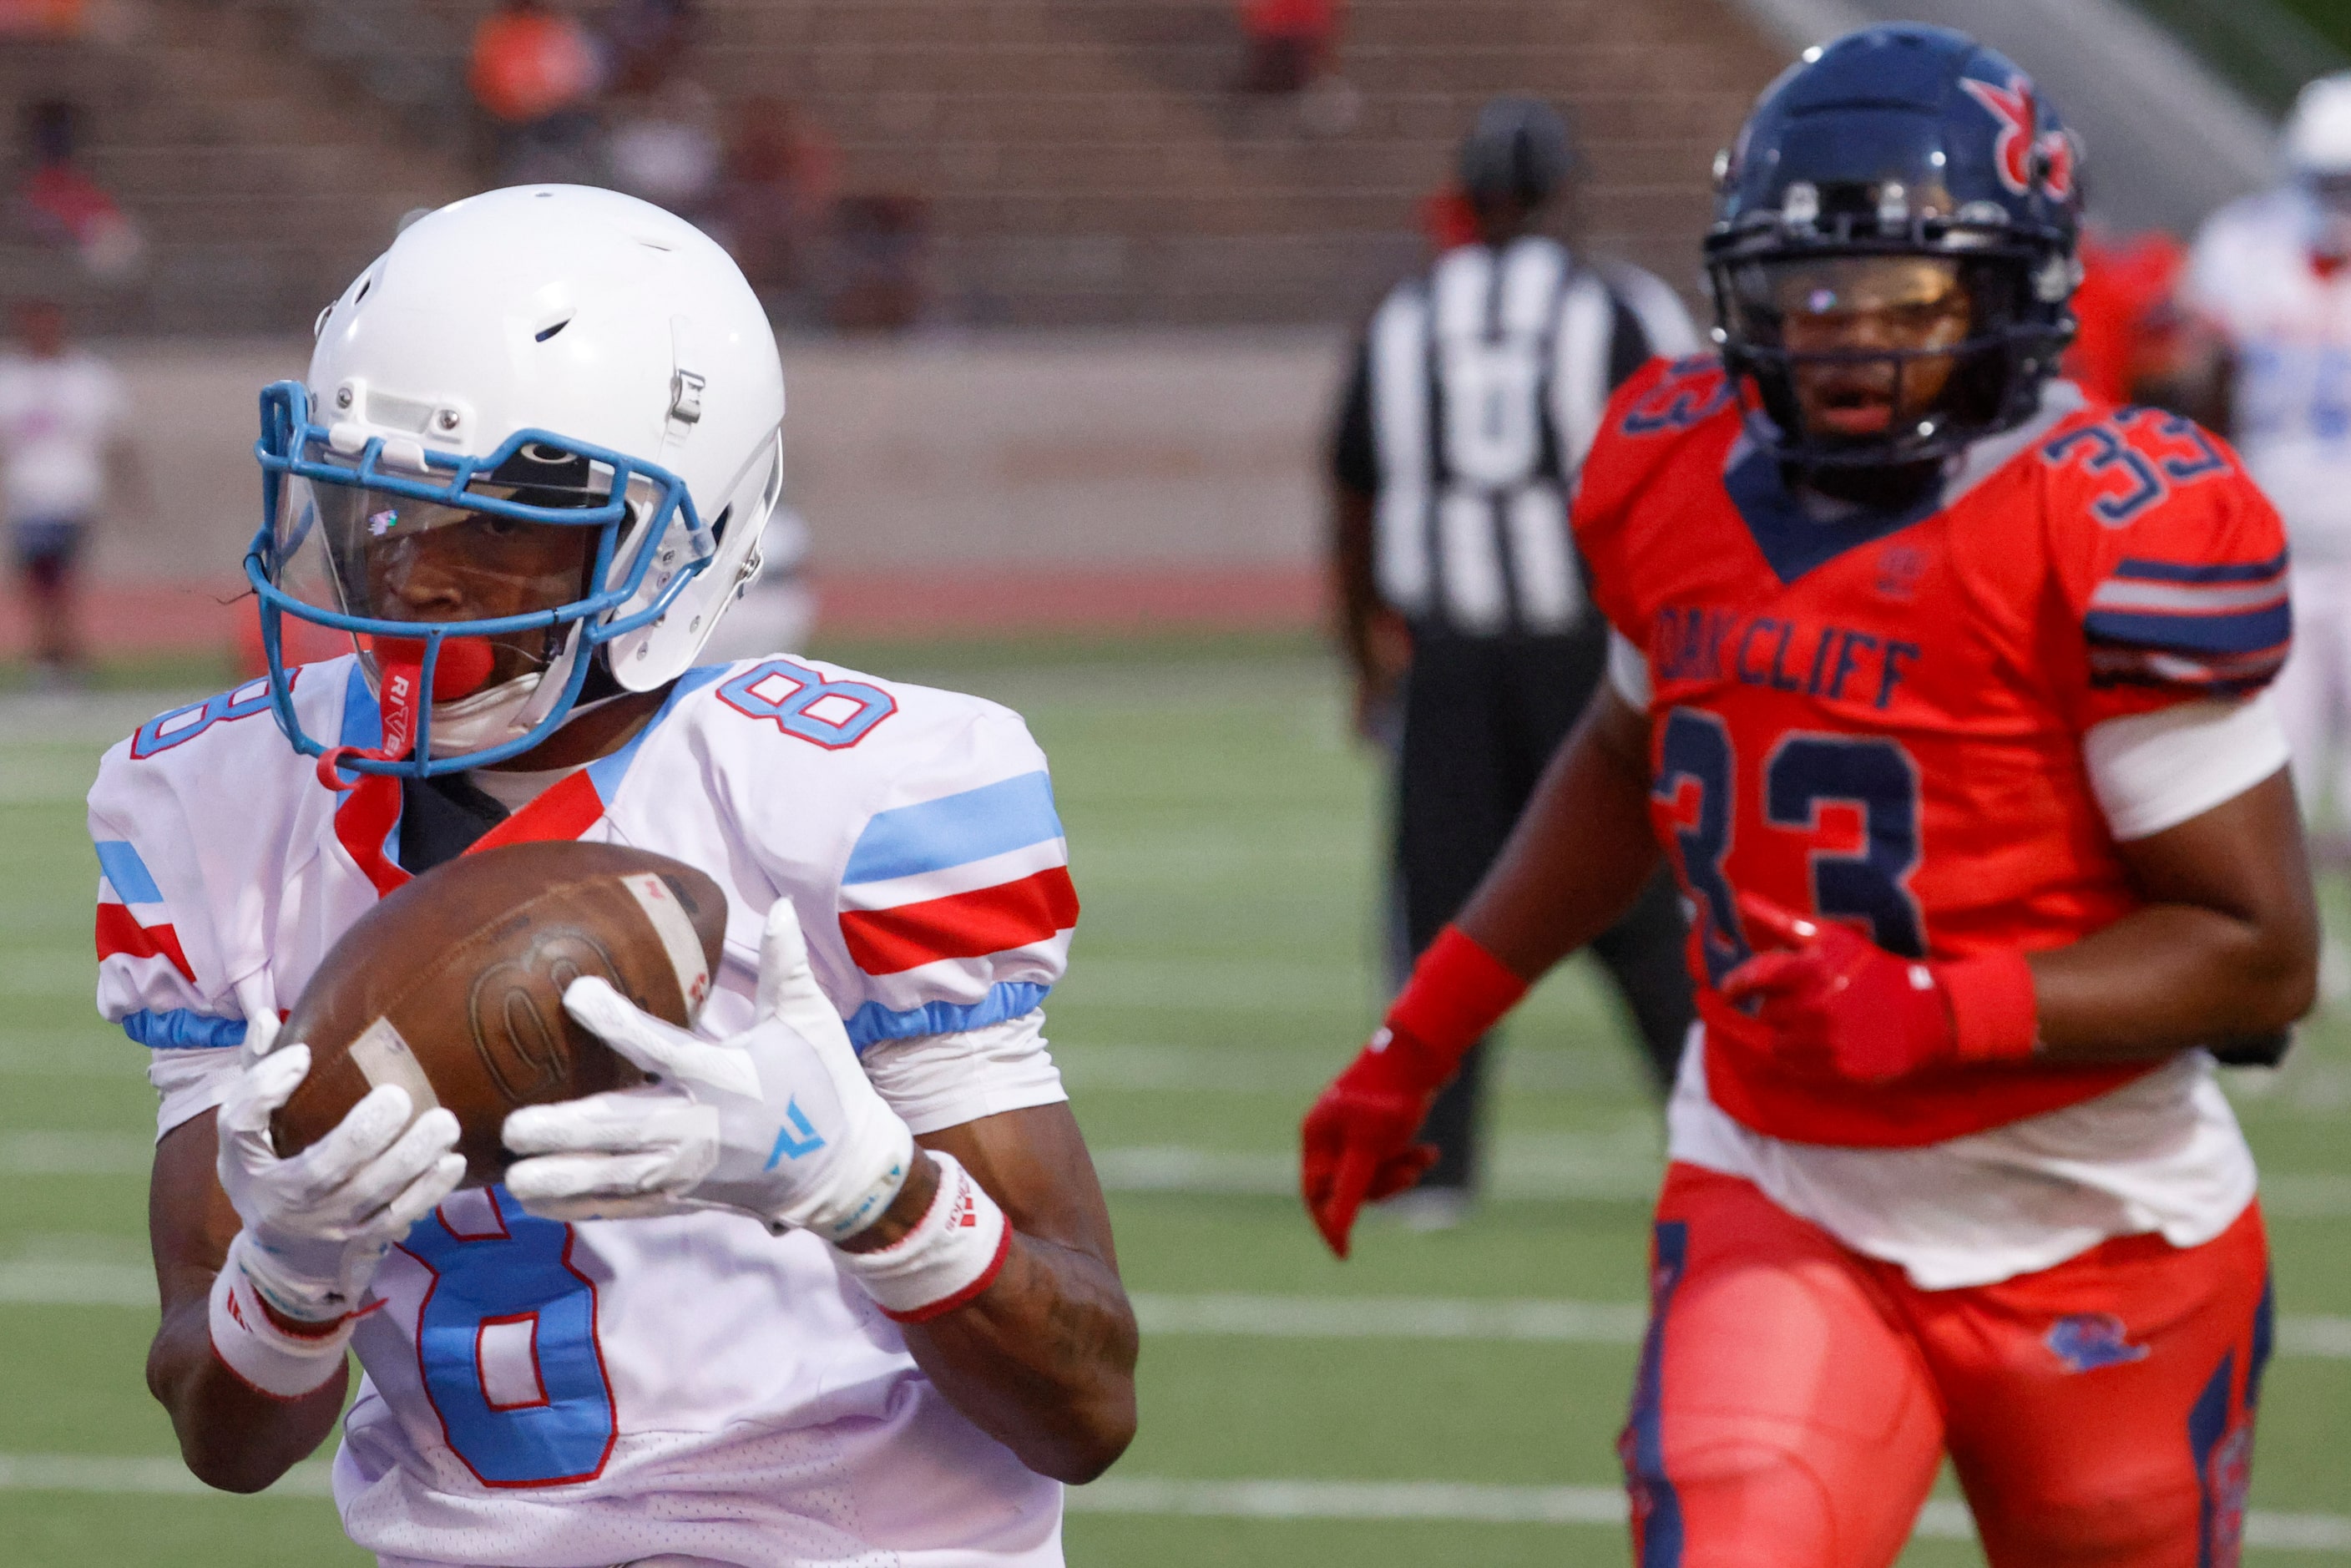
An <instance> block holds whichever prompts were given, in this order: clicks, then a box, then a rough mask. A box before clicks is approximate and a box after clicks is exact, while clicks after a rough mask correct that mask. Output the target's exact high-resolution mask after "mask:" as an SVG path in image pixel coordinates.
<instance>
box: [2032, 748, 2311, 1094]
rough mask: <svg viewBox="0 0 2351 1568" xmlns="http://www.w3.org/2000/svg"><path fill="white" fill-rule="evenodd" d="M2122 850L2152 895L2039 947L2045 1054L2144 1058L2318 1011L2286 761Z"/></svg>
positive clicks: (2253, 1032) (2305, 871) (2302, 854)
mask: <svg viewBox="0 0 2351 1568" xmlns="http://www.w3.org/2000/svg"><path fill="white" fill-rule="evenodd" d="M2120 849H2121V852H2122V855H2123V859H2124V862H2125V863H2126V865H2127V866H2128V867H2129V870H2130V872H2131V875H2132V879H2133V881H2135V882H2136V883H2137V884H2138V887H2139V891H2140V893H2141V894H2142V895H2143V896H2144V897H2145V898H2146V899H2147V904H2146V905H2145V906H2144V907H2142V908H2140V909H2138V910H2136V911H2134V912H2133V913H2131V914H2130V915H2126V916H2124V917H2123V918H2122V919H2120V920H2118V921H2116V922H2115V923H2114V924H2113V925H2109V926H2107V927H2105V929H2104V930H2102V931H2098V932H2095V933H2093V934H2092V935H2091V936H2086V937H2085V938H2084V939H2082V940H2081V941H2079V942H2075V943H2074V944H2073V945H2072V946H2065V947H2060V948H2056V949H2053V950H2052V951H2048V952H2043V953H2035V954H2033V955H2032V957H2031V963H2032V988H2033V998H2034V1006H2035V1012H2036V1017H2037V1020H2038V1023H2039V1026H2040V1032H2041V1040H2042V1049H2043V1052H2044V1054H2045V1056H2046V1058H2047V1059H2049V1060H2053V1061H2144V1060H2147V1059H2151V1058H2157V1057H2162V1056H2167V1055H2169V1054H2170V1053H2171V1052H2173V1051H2182V1050H2185V1049H2187V1048H2188V1047H2190V1046H2197V1045H2219V1044H2223V1043H2226V1042H2228V1041H2231V1040H2245V1039H2249V1038H2252V1037H2258V1036H2261V1035H2265V1034H2272V1033H2274V1032H2275V1031H2276V1030H2282V1029H2283V1028H2285V1027H2286V1026H2287V1025H2288V1024H2290V1023H2292V1022H2293V1021H2294V1019H2298V1018H2300V1017H2301V1016H2302V1015H2303V1014H2304V1012H2307V1011H2308V1010H2309V1009H2310V1004H2311V1002H2312V1000H2313V998H2314V995H2315V993H2316V989H2317V980H2318V915H2317V910H2316V906H2315V904H2314V899H2313V897H2312V894H2311V889H2310V858H2309V855H2308V853H2307V852H2306V851H2305V850H2304V846H2303V841H2302V827H2301V818H2300V816H2299V814H2298V813H2297V811H2296V810H2295V807H2294V786H2293V783H2292V781H2291V780H2290V779H2288V778H2287V776H2286V773H2285V771H2284V770H2283V768H2281V769H2280V770H2279V771H2278V772H2277V773H2275V774H2273V775H2272V776H2271V777H2270V778H2269V779H2265V780H2263V781H2262V783H2260V784H2257V785H2255V786H2253V787H2252V789H2247V790H2246V791H2244V792H2243V793H2242V794H2241V795H2238V796H2237V797H2235V798H2234V799H2233V800H2228V801H2225V802H2223V803H2222V804H2220V805H2219V806H2216V807H2214V808H2212V809H2211V810H2209V811H2206V812H2204V813H2203V814H2202V815H2201V816H2199V817H2196V818H2193V819H2191V820H2189V821H2186V822H2182V823H2180V824H2179V826H2177V827H2173V828H2168V829H2166V830H2165V831H2162V832H2160V833H2157V834H2154V835H2152V836H2151V837H2148V838H2145V839H2138V840H2134V841H2130V842H2127V843H2125V844H2123V845H2121V846H2120Z"/></svg>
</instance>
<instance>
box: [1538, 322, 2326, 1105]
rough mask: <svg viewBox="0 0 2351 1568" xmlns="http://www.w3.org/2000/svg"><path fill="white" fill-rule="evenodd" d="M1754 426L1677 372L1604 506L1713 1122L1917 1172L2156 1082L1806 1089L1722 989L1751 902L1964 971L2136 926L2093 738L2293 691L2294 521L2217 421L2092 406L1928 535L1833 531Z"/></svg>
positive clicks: (1656, 391) (1591, 515)
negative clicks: (1834, 923)
mask: <svg viewBox="0 0 2351 1568" xmlns="http://www.w3.org/2000/svg"><path fill="white" fill-rule="evenodd" d="M1669 415H1677V416H1669ZM1742 428H1743V427H1742V420H1741V415H1740V411H1739V409H1738V407H1737V405H1736V403H1735V402H1734V400H1732V399H1730V398H1729V396H1727V395H1726V389H1725V388H1724V387H1723V382H1722V374H1721V371H1720V369H1719V366H1718V365H1717V364H1716V363H1715V361H1711V360H1690V361H1679V362H1677V363H1672V364H1667V363H1666V362H1663V361H1660V362H1658V363H1656V364H1653V365H1651V366H1650V367H1648V368H1647V369H1646V370H1645V371H1642V372H1641V373H1640V374H1639V375H1637V376H1635V378H1634V379H1633V380H1632V381H1631V382H1627V383H1626V384H1625V388H1624V389H1623V390H1622V391H1621V392H1620V393H1619V394H1618V396H1617V398H1616V400H1615V402H1614V404H1613V405H1612V407H1611V409H1610V412H1609V416H1608V419H1607V422H1606V423H1605V424H1604V427H1603V434H1602V435H1601V438H1600V441H1599V443H1598V444H1596V445H1595V447H1594V448H1593V455H1592V457H1591V459H1590V461H1589V463H1588V464H1587V465H1586V467H1585V470H1584V474H1583V488H1582V491H1581V493H1580V495H1579V497H1578V499H1577V503H1576V509H1575V529H1576V536H1577V539H1578V542H1579V543H1580V544H1581V545H1582V546H1583V550H1584V553H1585V555H1586V557H1587V559H1589V560H1590V562H1591V565H1592V579H1593V597H1594V598H1595V599H1596V600H1597V601H1598V602H1599V603H1600V606H1601V608H1602V609H1603V610H1604V612H1606V614H1607V616H1608V619H1609V622H1610V623H1611V624H1612V625H1613V626H1614V628H1615V629H1616V631H1617V632H1619V633H1621V634H1622V635H1623V636H1624V637H1625V638H1626V639H1627V640H1628V641H1630V642H1631V643H1635V645H1636V646H1637V647H1638V648H1639V649H1640V650H1641V652H1642V653H1643V654H1644V655H1645V656H1646V667H1647V674H1648V685H1649V714H1650V716H1651V720H1652V725H1651V747H1652V763H1653V777H1652V786H1651V796H1650V804H1651V812H1652V816H1653V819H1654V822H1655V825H1656V831H1657V836H1658V840H1659V841H1660V842H1661V843H1662V844H1664V845H1665V846H1666V848H1667V852H1668V854H1669V856H1670V858H1671V860H1672V862H1673V864H1674V868H1675V871H1676V873H1677V875H1678V876H1679V878H1680V879H1681V883H1682V886H1683V889H1684V891H1685V893H1686V894H1687V896H1688V898H1689V900H1690V902H1691V904H1693V906H1694V907H1695V909H1696V910H1697V919H1696V921H1695V922H1694V926H1695V929H1694V930H1693V933H1692V936H1691V943H1692V946H1693V957H1694V960H1695V962H1694V967H1695V969H1696V971H1697V973H1698V975H1699V976H1700V977H1701V979H1702V980H1703V981H1704V982H1705V984H1704V986H1703V987H1702V989H1701V994H1700V998H1699V1001H1700V1009H1701V1012H1702V1014H1703V1016H1704V1018H1705V1020H1706V1024H1707V1030H1708V1047H1709V1049H1708V1061H1707V1065H1708V1089H1709V1092H1711V1094H1712V1096H1713V1098H1714V1099H1715V1100H1716V1102H1717V1103H1719V1104H1720V1105H1722V1107H1723V1108H1724V1109H1725V1110H1727V1111H1729V1112H1730V1113H1731V1114H1732V1115H1734V1116H1735V1117H1737V1118H1738V1119H1739V1120H1740V1121H1741V1122H1743V1123H1745V1124H1748V1125H1749V1126H1751V1127H1755V1128H1757V1129H1758V1130H1760V1131H1764V1132H1769V1133H1771V1134H1774V1135H1777V1136H1781V1137H1787V1138H1793V1139H1797V1140H1799V1141H1804V1142H1820V1143H1840V1144H1874V1145H1913V1144H1923V1143H1928V1142H1934V1141H1938V1140H1941V1139H1945V1138H1949V1137H1954V1136H1958V1135H1960V1134H1966V1133H1970V1132H1973V1131H1978V1130H1980V1129H1981V1128H1983V1127H1987V1126H1992V1125H1997V1124H2003V1123H2006V1122H2009V1121H2011V1120H2015V1119H2017V1118H2019V1117H2021V1116H2025V1115H2031V1114H2033V1113H2038V1112H2041V1111H2045V1110H2052V1109H2054V1108H2056V1107H2057V1106H2060V1105H2064V1104H2069V1103H2074V1102H2076V1101H2079V1100H2081V1099H2084V1098H2086V1097H2087V1096H2088V1095H2089V1094H2091V1093H2095V1092H2100V1091H2101V1090H2103V1089H2104V1088H2105V1087H2107V1086H2110V1085H2111V1084H2113V1083H2115V1082H2119V1080H2120V1078H2122V1077H2127V1076H2129V1075H2130V1073H2131V1071H2133V1070H2131V1069H2123V1070H2119V1071H2116V1070H2060V1069H2052V1068H2049V1067H2047V1066H2043V1065H2037V1064H2036V1065H2034V1066H2032V1067H2030V1068H2029V1069H2022V1070H2020V1069H2018V1068H2015V1067H2008V1066H2000V1067H1982V1066H1978V1067H1967V1068H1953V1069H1949V1070H1948V1071H1944V1072H1942V1073H1939V1074H1929V1075H1927V1076H1926V1078H1925V1079H1923V1080H1922V1081H1920V1082H1916V1083H1906V1084H1903V1085H1898V1086H1896V1087H1892V1088H1875V1089H1863V1088H1859V1087H1848V1088H1840V1087H1838V1086H1834V1085H1832V1086H1825V1087H1824V1086H1823V1084H1821V1083H1820V1082H1818V1081H1817V1080H1804V1081H1802V1082H1796V1081H1793V1080H1792V1079H1790V1078H1789V1077H1788V1076H1787V1075H1785V1074H1784V1073H1783V1072H1782V1071H1779V1070H1777V1069H1776V1068H1775V1067H1774V1065H1773V1064H1772V1063H1771V1061H1770V1060H1769V1058H1768V1055H1767V1054H1766V1049H1765V1041H1764V1040H1762V1039H1761V1036H1760V1034H1759V1033H1758V1031H1757V1030H1755V1029H1754V1027H1753V1026H1752V1024H1751V1023H1750V1020H1748V1019H1746V1018H1745V1017H1744V1016H1743V1015H1742V1014H1740V1012H1738V1011H1737V1010H1736V1009H1732V1008H1730V1007H1729V1005H1728V1004H1726V1003H1725V1002H1724V1001H1723V1000H1722V998H1720V997H1719V995H1718V994H1717V993H1716V992H1715V990H1714V988H1713V987H1714V984H1715V983H1717V982H1719V980H1720V979H1721V977H1723V976H1724V975H1725V974H1727V973H1728V972H1729V970H1730V969H1731V968H1732V967H1735V966H1736V965H1737V964H1738V963H1739V962H1740V960H1742V959H1743V958H1745V957H1746V956H1748V952H1749V947H1748V942H1747V937H1746V935H1745V933H1744V932H1743V931H1742V930H1741V928H1740V921H1739V918H1738V912H1737V904H1736V892H1737V891H1738V890H1745V891H1749V892H1753V893H1758V894H1762V895H1764V896H1765V897H1767V898H1770V899H1771V900H1773V901H1775V902H1778V903H1780V904H1784V905H1786V906H1788V907H1790V908H1793V909H1800V910H1806V911H1811V912H1814V913H1817V914H1819V915H1823V916H1826V917H1829V918H1833V919H1840V920H1844V921H1846V922H1848V923H1850V924H1851V925H1854V926H1855V928H1856V929H1859V930H1861V931H1863V932H1865V933H1866V934H1867V935H1868V936H1870V937H1871V938H1872V939H1873V940H1874V941H1876V943H1877V944H1878V945H1879V946H1884V947H1886V948H1887V949H1889V950H1891V951H1893V952H1896V953H1901V954H1907V955H1911V956H1927V955H1930V954H1931V955H1932V956H1938V957H1965V956H1970V955H1971V954H1975V953H1980V952H1983V951H1987V950H1989V949H1991V948H1996V947H2010V948H2013V947H2020V946H2021V947H2024V948H2027V949H2033V948H2043V947H2055V946H2064V945H2065V944H2066V943H2069V942H2072V941H2074V940H2075V939H2076V938H2078V937H2080V936H2083V935H2085V934H2086V933H2087V932H2089V931H2092V930H2095V929H2096V928H2097V927H2099V926H2102V925H2107V924H2109V923H2111V922H2112V921H2114V920H2116V918H2118V917H2119V916H2121V915H2125V914H2126V913H2128V912H2129V911H2130V910H2131V909H2132V908H2134V907H2135V906H2136V904H2137V896H2136V894H2134V893H2133V892H2132V890H2131V887H2130V884H2129V882H2128V879H2127V878H2126V874H2125V872H2124V867H2123V864H2122V862H2121V860H2120V858H2119V856H2118V855H2117V853H2116V850H2115V847H2114V842H2113V840H2112V838H2111V837H2110V835H2109V833H2108V831H2107V829H2106V826H2105V818H2104V816H2103V814H2102V813H2101V811H2100V810H2099V806H2098V803H2097V800H2095V797H2094V795H2093V793H2092V789H2091V785H2090V781H2089V779H2088V776H2087V773H2086V771H2085V766H2084V763H2083V758H2082V745H2083V737H2084V736H2085V734H2086V733H2087V732H2088V731H2089V730H2090V729H2091V728H2092V727H2095V726H2096V725H2098V724H2100V723H2103V722H2105V721H2106V720H2109V719H2114V718H2119V717H2124V716H2130V715H2134V714H2139V713H2145V712H2148V711H2151V710H2153V709H2157V708H2159V707H2164V706H2169V705H2172V704H2176V703H2180V702H2189V701H2197V700H2206V699H2212V698H2226V697H2234V696H2239V695H2244V694H2246V693H2249V692H2252V691H2256V690H2258V689H2260V688H2261V687H2262V685H2265V684H2266V683H2267V682H2268V681H2269V679H2270V678H2271V676H2272V675H2273V674H2275V673H2276V671H2277V668H2278V666H2279V664H2281V663H2282V662H2283V659H2284V656H2285V650H2286V644H2287V641H2288V637H2289V632H2290V622H2289V617H2288V612H2287V609H2286V601H2285V584H2286V560H2285V544H2284V539H2283V534H2282V532H2281V530H2280V528H2279V524H2278V521H2277V517H2276V515H2275V514H2274V513H2273V511H2272V510H2271V509H2270V507H2269V505H2268V503H2267V502H2266V501H2264V500H2263V499H2262V496H2261V494H2260V493H2259V491H2258V490H2256V489H2255V488H2254V486H2252V483H2251V482H2250V481H2249V480H2247V479H2246V478H2245V476H2244V475H2243V473H2242V471H2241V469H2240V468H2239V466H2238V465H2237V464H2236V461H2235V459H2234V457H2233V456H2232V455H2231V454H2229V453H2228V452H2226V451H2225V449H2223V448H2222V447H2221V446H2220V444H2219V443H2217V442H2216V441H2214V440H2213V439H2212V438H2211V437H2210V436H2208V435H2206V434H2204V433H2203V432H2202V431H2200V430H2199V429H2198V428H2196V426H2194V425H2193V424H2191V423H2189V422H2187V421H2186V420H2182V419H2178V418H2174V417H2172V416H2170V415H2167V414H2164V413H2158V412H2156V411H2153V410H2147V409H2116V408H2112V407H2105V406H2099V405H2090V404H2086V403H2085V402H2084V401H2083V399H2082V397H2081V394H2080V393H2079V392H2077V391H2075V390H2074V388H2073V387H2072V386H2071V385H2070V384H2067V383H2063V382H2060V383H2057V384H2055V385H2053V387H2052V388H2051V389H2050V391H2049V392H2048V394H2047V396H2046V399H2045V401H2044V403H2043V410H2042V413H2040V415H2039V416H2038V417H2037V418H2035V419H2034V420H2032V421H2031V422H2029V423H2027V424H2025V425H2024V426H2022V428H2020V429H2017V430H2015V431H2011V432H2010V433H2008V434H2005V435H2002V436H2000V437H1998V438H1995V439H1993V440H1990V441H1986V442H1982V443H1980V444H1978V445H1976V446H1975V447H1973V448H1971V449H1970V452H1969V455H1968V456H1967V457H1966V459H1965V460H1964V461H1963V462H1962V463H1960V464H1959V465H1956V466H1955V467H1953V468H1952V469H1951V470H1949V471H1948V472H1947V474H1946V475H1945V476H1944V479H1943V481H1942V483H1941V485H1940V486H1939V488H1938V490H1937V491H1936V492H1935V493H1933V494H1931V495H1929V496H1928V497H1925V498H1923V499H1922V500H1921V501H1919V502H1918V504H1917V505H1916V506H1915V507H1912V508H1910V509H1909V510H1908V511H1907V512H1904V513H1900V514H1895V515H1879V514H1875V513H1870V514H1862V515H1859V516H1857V517H1845V518H1842V519H1837V518H1823V517H1820V516H1817V515H1816V514H1817V512H1818V511H1819V510H1820V509H1821V508H1820V507H1818V504H1817V503H1815V504H1814V505H1813V507H1811V508H1809V509H1808V507H1807V506H1806V504H1805V503H1804V502H1803V501H1802V500H1800V499H1799V498H1798V497H1796V496H1795V495H1793V494H1792V493H1791V491H1790V489H1789V488H1788V486H1787V484H1786V482H1785V481H1784V479H1783V477H1782V472H1781V470H1780V467H1779V465H1777V464H1776V463H1775V462H1773V461H1772V460H1771V459H1770V458H1769V457H1767V456H1765V455H1762V454H1761V453H1760V452H1758V451H1757V450H1756V449H1755V448H1754V447H1753V446H1752V445H1750V444H1749V443H1748V442H1747V441H1746V440H1745V439H1744V437H1743V434H1742Z"/></svg>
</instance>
